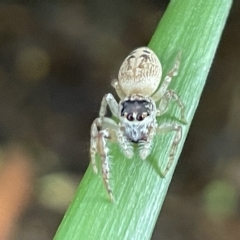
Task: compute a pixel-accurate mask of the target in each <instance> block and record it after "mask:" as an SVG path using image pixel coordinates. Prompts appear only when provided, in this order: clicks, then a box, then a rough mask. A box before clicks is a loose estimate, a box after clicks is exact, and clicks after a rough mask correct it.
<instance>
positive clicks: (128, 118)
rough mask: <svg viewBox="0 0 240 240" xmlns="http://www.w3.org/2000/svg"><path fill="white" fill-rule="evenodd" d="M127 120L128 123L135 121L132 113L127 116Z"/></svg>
mask: <svg viewBox="0 0 240 240" xmlns="http://www.w3.org/2000/svg"><path fill="white" fill-rule="evenodd" d="M127 120H128V121H133V120H134V117H133V115H132V113H129V114H128V115H127Z"/></svg>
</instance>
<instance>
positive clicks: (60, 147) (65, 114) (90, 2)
mask: <svg viewBox="0 0 240 240" xmlns="http://www.w3.org/2000/svg"><path fill="white" fill-rule="evenodd" d="M168 2H169V1H167V0H158V1H157V0H131V1H130V0H122V1H116V0H111V1H106V0H78V1H77V0H71V1H67V0H61V1H56V0H43V1H31V0H28V1H26V0H22V1H21V0H5V1H4V0H2V1H1V3H0V143H1V145H0V205H1V208H0V240H8V239H12V240H33V239H34V240H49V239H52V238H53V236H54V234H55V231H56V229H57V226H58V225H59V223H60V221H61V219H62V217H63V214H64V212H65V210H66V208H67V206H68V204H69V201H70V200H71V199H72V197H73V195H74V192H75V189H76V187H77V185H78V184H79V181H80V180H81V177H82V175H83V174H84V172H85V170H86V168H87V167H88V163H89V157H88V149H89V129H90V125H91V123H92V121H93V120H94V118H95V117H96V116H97V114H98V110H99V105H100V101H101V99H102V96H103V95H104V94H105V93H107V92H112V93H114V91H113V89H112V88H111V86H110V81H111V79H113V78H114V77H116V76H117V73H118V68H119V66H120V64H121V63H122V61H123V59H124V58H125V57H126V55H127V54H128V53H129V52H130V51H131V50H132V49H134V48H136V47H139V46H143V45H147V44H148V42H149V40H150V38H151V36H152V34H153V32H154V30H155V28H156V26H157V24H158V22H159V19H160V18H161V16H162V14H163V13H164V11H165V9H166V7H167V4H168ZM239 16H240V2H239V1H235V2H234V4H233V7H232V10H231V13H230V16H229V18H228V21H227V25H226V28H225V30H224V33H223V36H222V39H221V42H220V46H219V48H218V51H217V55H216V57H215V60H214V63H213V66H212V68H211V71H210V74H209V77H208V79H207V83H206V87H205V89H204V92H203V94H202V98H201V101H200V104H199V107H198V109H197V112H196V115H195V118H194V120H193V123H192V126H191V129H190V132H189V135H188V138H187V141H186V144H185V147H184V150H183V152H182V155H181V158H180V161H179V163H178V166H177V169H176V172H175V174H174V177H173V181H172V184H171V186H170V189H169V194H168V195H167V198H166V201H165V204H164V207H163V209H162V213H161V218H159V220H158V223H157V225H156V227H155V230H154V233H153V236H152V239H153V240H158V239H161V240H176V239H177V240H181V239H183V240H185V239H191V240H200V239H201V240H202V239H210V240H225V239H228V240H237V239H240V194H239V193H240V161H239V160H240V80H239V79H240V67H239V64H240V31H239V27H240V18H239ZM143 19H144V20H143ZM113 56H114V57H113Z"/></svg>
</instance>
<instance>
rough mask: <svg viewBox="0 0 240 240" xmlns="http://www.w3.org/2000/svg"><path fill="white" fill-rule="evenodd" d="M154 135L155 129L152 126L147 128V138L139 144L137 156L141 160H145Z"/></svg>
mask: <svg viewBox="0 0 240 240" xmlns="http://www.w3.org/2000/svg"><path fill="white" fill-rule="evenodd" d="M155 134H156V128H155V127H153V126H149V127H148V137H147V139H146V141H142V142H140V149H139V156H140V158H141V159H142V160H145V159H146V158H147V157H148V155H149V154H150V152H151V149H152V144H153V137H154V136H155Z"/></svg>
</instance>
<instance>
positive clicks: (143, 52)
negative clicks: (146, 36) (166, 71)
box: [118, 47, 162, 96]
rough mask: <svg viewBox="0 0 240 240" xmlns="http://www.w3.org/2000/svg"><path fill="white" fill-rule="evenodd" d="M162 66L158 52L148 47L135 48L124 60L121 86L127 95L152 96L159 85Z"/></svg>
mask: <svg viewBox="0 0 240 240" xmlns="http://www.w3.org/2000/svg"><path fill="white" fill-rule="evenodd" d="M161 76H162V66H161V63H160V61H159V59H158V57H157V56H156V54H155V53H154V52H153V51H152V50H151V49H149V48H147V47H141V48H138V49H136V50H134V51H133V52H132V53H130V55H129V56H128V57H127V58H126V59H125V60H124V62H123V63H122V66H121V67H120V70H119V73H118V81H119V86H120V88H121V89H122V91H123V92H124V93H125V94H126V96H128V95H131V94H136V93H138V94H143V95H147V96H151V95H152V94H153V93H154V92H155V91H156V89H157V88H158V86H159V83H160V80H161Z"/></svg>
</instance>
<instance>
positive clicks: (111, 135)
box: [90, 118, 118, 201]
mask: <svg viewBox="0 0 240 240" xmlns="http://www.w3.org/2000/svg"><path fill="white" fill-rule="evenodd" d="M117 129H118V126H117V124H116V123H115V122H114V121H113V120H112V119H110V118H103V120H102V119H100V118H96V119H95V120H94V122H93V123H92V126H91V141H90V156H91V163H92V166H93V171H94V172H95V173H97V172H98V169H97V165H96V154H99V156H100V157H101V162H102V164H101V168H102V177H103V182H104V185H105V187H106V190H107V192H108V195H109V197H110V199H111V200H112V201H114V197H113V194H112V190H111V187H110V184H109V172H110V168H109V156H108V152H109V150H108V147H107V140H108V139H110V140H112V141H115V140H116V130H117Z"/></svg>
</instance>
